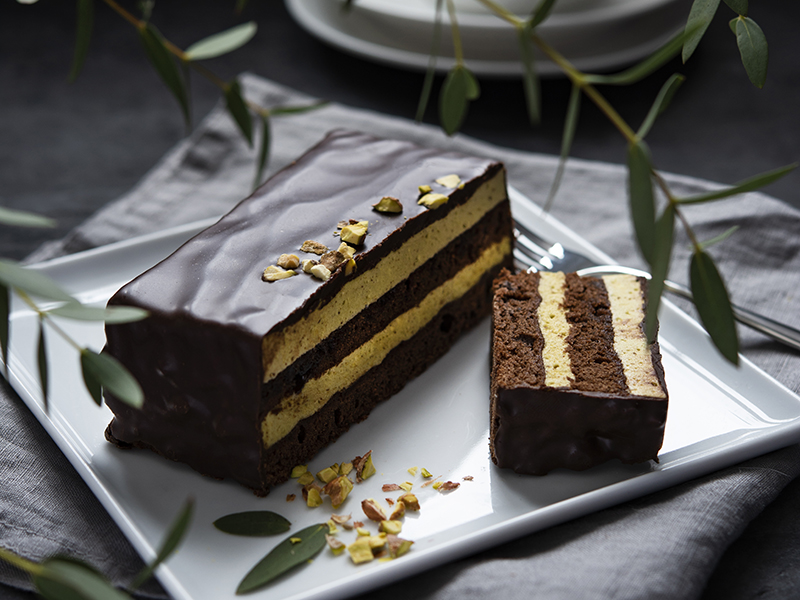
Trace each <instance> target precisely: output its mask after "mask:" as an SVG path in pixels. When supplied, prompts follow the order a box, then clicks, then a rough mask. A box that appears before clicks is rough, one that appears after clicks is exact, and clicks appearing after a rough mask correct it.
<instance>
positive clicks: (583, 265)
mask: <svg viewBox="0 0 800 600" xmlns="http://www.w3.org/2000/svg"><path fill="white" fill-rule="evenodd" d="M514 237H515V238H516V244H515V245H514V258H515V259H516V260H517V262H518V263H519V264H520V265H521V266H522V267H524V268H525V269H528V270H534V271H564V272H567V273H570V272H572V271H577V272H578V274H579V275H604V274H609V273H627V274H629V275H635V276H637V277H644V278H646V279H650V273H647V272H645V271H641V270H639V269H634V268H632V267H623V266H619V265H598V264H597V261H594V260H592V259H590V258H588V257H586V256H584V255H583V254H579V253H578V252H575V251H573V250H568V249H566V248H564V246H562V245H561V244H560V243H558V242H555V243H553V242H547V241H545V240H543V239H542V238H541V237H539V236H538V235H536V234H535V233H533V232H532V231H531V230H530V229H528V228H527V227H525V226H524V225H522V224H521V223H520V222H518V221H515V222H514ZM664 289H665V290H667V291H668V292H672V293H673V294H677V295H678V296H681V297H683V298H686V299H687V300H690V301H692V300H693V299H692V292H691V290H689V288H687V287H686V286H684V285H681V284H679V283H675V282H674V281H669V280H667V281H665V282H664ZM733 315H734V317H735V318H736V320H737V321H739V322H740V323H744V324H745V325H749V326H750V327H752V328H753V329H756V330H758V331H760V332H761V333H764V334H766V335H768V336H770V337H771V338H773V339H775V340H778V341H779V342H782V343H783V344H786V345H787V346H790V347H792V348H794V349H795V350H800V331H798V330H797V329H795V328H793V327H789V326H788V325H785V324H783V323H779V322H778V321H773V320H772V319H769V318H767V317H764V316H762V315H759V314H758V313H755V312H753V311H751V310H748V309H746V308H741V307H739V306H736V305H735V304H734V305H733Z"/></svg>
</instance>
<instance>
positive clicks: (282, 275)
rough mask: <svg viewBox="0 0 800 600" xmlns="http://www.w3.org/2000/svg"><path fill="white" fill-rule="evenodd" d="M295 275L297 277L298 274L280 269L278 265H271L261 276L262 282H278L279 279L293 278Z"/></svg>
mask: <svg viewBox="0 0 800 600" xmlns="http://www.w3.org/2000/svg"><path fill="white" fill-rule="evenodd" d="M293 275H297V272H295V271H292V270H289V271H287V270H286V269H284V268H282V267H279V266H277V265H270V266H268V267H267V268H266V269H264V272H263V273H262V274H261V279H262V281H270V282H272V281H278V280H279V279H286V278H287V277H292V276H293Z"/></svg>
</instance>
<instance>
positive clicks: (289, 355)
mask: <svg viewBox="0 0 800 600" xmlns="http://www.w3.org/2000/svg"><path fill="white" fill-rule="evenodd" d="M511 232H512V223H511V214H510V208H509V202H508V197H507V192H506V180H505V170H504V168H503V166H502V164H500V163H498V162H496V161H492V160H488V159H484V158H476V157H470V156H465V155H462V154H458V153H455V152H443V151H439V150H435V149H430V148H423V147H420V146H416V145H414V144H411V143H409V142H404V141H393V140H383V139H377V138H374V137H370V136H367V135H364V134H361V133H355V132H346V131H337V132H333V133H332V134H330V135H329V136H327V137H326V138H325V139H324V140H323V141H322V142H320V144H318V145H317V146H315V147H314V148H312V149H311V150H310V151H309V152H308V153H306V154H305V155H304V156H303V157H301V158H300V159H298V160H297V161H296V162H295V163H293V164H292V165H290V166H289V167H287V168H285V169H284V170H282V171H280V172H279V173H277V174H276V175H275V176H273V177H272V178H271V179H270V180H269V181H268V182H267V183H266V184H264V185H263V186H262V187H261V188H259V190H257V191H256V192H255V193H254V194H253V195H252V196H251V197H249V198H247V199H245V200H244V201H242V202H241V203H240V204H239V205H237V206H236V207H235V208H234V209H233V210H232V211H231V212H230V213H229V214H228V215H226V216H225V217H223V218H222V219H221V220H220V221H219V222H217V223H216V224H215V225H213V226H212V227H210V228H209V229H207V230H206V231H204V232H202V233H200V234H199V235H197V236H196V237H194V238H193V239H191V240H190V241H189V242H187V243H186V244H185V245H183V246H182V247H181V248H179V249H178V250H177V251H176V252H175V253H174V254H172V255H171V256H169V257H168V258H167V259H165V260H164V261H162V262H161V263H160V264H158V265H156V266H155V267H153V268H152V269H150V270H149V271H147V272H145V273H143V274H142V275H140V276H139V277H138V278H136V279H135V280H133V281H132V282H130V283H129V284H127V285H126V286H124V287H123V288H122V289H121V290H120V291H119V292H117V294H115V295H114V296H113V298H112V299H111V300H110V304H112V305H129V306H139V307H143V308H145V309H147V310H148V311H150V315H151V316H150V317H149V318H147V319H145V320H143V321H140V322H137V323H128V324H123V325H108V326H107V327H106V336H107V346H106V351H107V352H109V353H110V354H112V355H113V356H115V357H116V358H118V359H119V360H120V361H121V362H122V363H123V364H124V365H125V366H126V367H127V368H128V369H129V370H130V371H131V372H132V373H133V375H134V376H135V377H136V378H137V379H138V380H139V382H140V384H141V385H142V387H143V389H144V393H145V402H144V406H143V407H142V409H141V410H137V409H133V408H130V407H128V406H127V405H125V404H123V403H122V402H120V401H118V400H117V399H115V398H114V397H113V396H110V395H109V396H107V397H106V401H107V403H108V405H109V407H110V408H111V409H112V411H113V412H114V418H113V420H112V422H111V423H110V425H109V426H108V428H107V430H106V436H107V438H108V439H109V440H111V441H112V442H114V443H116V444H118V445H120V446H128V447H130V446H135V447H142V448H149V449H152V450H155V451H156V452H158V453H159V454H162V455H164V456H166V457H168V458H170V459H173V460H177V461H181V462H185V463H187V464H189V465H190V466H192V467H193V468H194V469H196V470H198V471H200V472H201V473H204V474H206V475H210V476H212V477H216V478H232V479H234V480H236V481H238V482H240V483H242V484H244V485H246V486H248V487H250V488H252V489H253V490H255V491H256V493H258V494H265V493H267V491H268V489H269V487H270V486H273V485H275V484H277V483H280V482H281V481H283V480H285V479H287V478H288V476H289V474H290V472H291V469H292V467H294V466H296V465H297V464H301V463H305V462H307V461H308V460H309V459H310V458H311V457H313V456H314V454H315V453H316V452H318V451H319V450H320V449H321V448H322V447H324V446H325V445H327V444H329V443H331V442H332V441H334V440H335V439H336V438H337V437H338V436H340V435H341V434H342V433H343V432H345V431H346V430H347V429H348V428H349V427H350V425H352V424H353V423H356V422H358V421H361V420H363V419H365V418H366V417H367V415H368V414H369V412H370V410H371V409H372V408H373V407H374V406H375V405H376V404H377V403H378V402H381V401H383V400H385V399H387V398H388V397H389V396H391V395H393V394H395V393H396V392H398V391H399V390H400V389H401V388H402V387H403V385H404V384H405V383H406V382H407V381H408V380H409V379H411V378H413V377H415V376H417V375H419V374H420V373H422V372H423V371H424V370H425V369H426V368H427V367H428V366H430V365H431V364H432V363H433V362H434V361H435V360H436V359H437V358H439V357H440V356H442V355H443V354H444V353H445V352H446V351H447V350H448V349H449V348H450V346H451V345H452V344H453V343H454V342H455V340H456V339H457V338H458V336H459V335H460V334H461V333H462V332H463V331H465V330H466V329H468V328H470V327H472V326H474V325H475V324H477V323H478V322H479V321H480V320H481V319H482V318H484V317H486V316H488V315H489V313H490V312H491V282H492V280H493V278H494V277H495V276H496V275H497V274H498V272H499V271H500V269H501V268H502V267H509V266H511V264H512V263H511V261H512V259H511V249H512V248H511V247H512V235H511Z"/></svg>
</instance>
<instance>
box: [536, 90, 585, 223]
mask: <svg viewBox="0 0 800 600" xmlns="http://www.w3.org/2000/svg"><path fill="white" fill-rule="evenodd" d="M580 106H581V88H580V86H578V85H576V84H573V85H572V92H570V96H569V104H568V105H567V116H566V118H565V119H564V133H563V134H562V136H561V156H560V157H559V160H558V168H557V169H556V176H555V177H554V178H553V185H552V186H550V193H549V194H548V195H547V202H545V204H544V211H545V212H549V211H550V208H551V206H552V205H553V200H554V199H555V197H556V193H557V192H558V188H559V187H560V186H561V178H562V177H563V176H564V168H565V167H566V165H567V158H568V157H569V151H570V148H572V140H573V139H574V138H575V130H576V129H577V127H578V114H579V113H580Z"/></svg>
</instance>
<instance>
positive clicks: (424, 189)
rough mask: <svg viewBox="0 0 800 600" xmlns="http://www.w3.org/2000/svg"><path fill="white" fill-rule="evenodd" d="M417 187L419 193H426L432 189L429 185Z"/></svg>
mask: <svg viewBox="0 0 800 600" xmlns="http://www.w3.org/2000/svg"><path fill="white" fill-rule="evenodd" d="M417 189H418V190H419V193H420V194H427V193H428V192H431V191H432V188H431V186H429V185H420V186H418V187H417Z"/></svg>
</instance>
